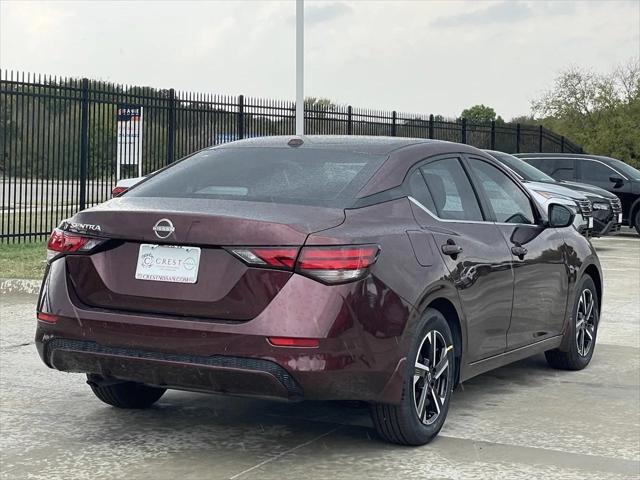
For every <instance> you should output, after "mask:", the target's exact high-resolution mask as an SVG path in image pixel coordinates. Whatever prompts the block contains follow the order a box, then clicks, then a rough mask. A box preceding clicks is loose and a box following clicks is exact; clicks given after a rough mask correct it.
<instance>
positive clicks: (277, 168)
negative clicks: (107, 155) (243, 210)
mask: <svg viewBox="0 0 640 480" xmlns="http://www.w3.org/2000/svg"><path fill="white" fill-rule="evenodd" d="M385 159H386V156H382V155H367V154H359V153H351V152H336V151H329V150H312V149H302V148H301V149H294V148H223V149H210V150H204V151H202V152H199V153H196V154H195V155H193V156H191V157H189V158H186V159H184V160H182V161H180V162H178V163H176V164H175V165H174V166H172V167H169V168H168V169H166V170H163V171H161V172H160V173H158V174H157V175H155V176H153V177H152V178H150V179H149V180H147V181H146V182H144V183H142V184H141V185H139V186H138V187H134V188H133V189H132V190H131V191H130V192H129V193H127V194H126V195H127V196H134V197H163V198H216V199H231V200H248V201H256V202H270V203H293V204H302V205H313V206H326V207H337V208H346V207H348V206H350V205H351V204H352V203H353V199H354V197H355V195H356V193H357V192H358V191H359V190H360V189H361V188H362V187H363V186H364V184H365V183H366V182H367V181H368V180H369V179H370V178H371V176H372V175H373V173H374V172H375V171H376V170H377V169H378V167H380V165H381V164H382V163H383V162H384V160H385Z"/></svg>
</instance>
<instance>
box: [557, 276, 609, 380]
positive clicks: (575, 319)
mask: <svg viewBox="0 0 640 480" xmlns="http://www.w3.org/2000/svg"><path fill="white" fill-rule="evenodd" d="M585 292H588V293H585ZM583 295H585V298H586V296H588V297H590V298H591V299H593V307H592V311H593V317H589V318H587V319H586V321H585V320H584V316H585V315H584V308H583V307H582V305H585V300H584V299H583ZM587 309H588V307H587ZM581 318H582V321H581ZM599 321H600V304H599V301H598V292H597V290H596V286H595V284H594V283H593V279H592V278H591V277H590V276H589V275H585V276H584V277H582V280H581V281H580V282H579V283H578V286H577V288H576V298H575V299H574V301H573V310H572V312H571V318H570V320H569V322H570V324H569V325H568V328H567V331H566V332H565V335H569V338H565V341H564V342H563V347H562V348H563V350H560V349H555V350H549V351H547V352H545V353H544V355H545V357H546V358H547V363H548V364H549V366H551V367H553V368H557V369H560V370H582V369H583V368H585V367H586V366H587V365H589V362H591V358H592V357H593V352H594V350H595V347H596V337H597V334H598V323H599ZM583 325H584V326H585V327H582V326H583ZM589 325H592V327H593V328H589ZM581 328H583V329H584V330H583V333H582V334H581V333H580V329H581ZM588 331H589V332H590V333H588ZM580 335H582V336H580ZM589 337H591V338H590V346H589V348H588V349H587V348H586V345H585V339H586V340H589ZM581 338H582V340H581ZM581 342H582V343H581ZM580 345H582V351H580Z"/></svg>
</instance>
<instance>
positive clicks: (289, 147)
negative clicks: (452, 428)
mask: <svg viewBox="0 0 640 480" xmlns="http://www.w3.org/2000/svg"><path fill="white" fill-rule="evenodd" d="M530 195H531V194H530V193H529V192H528V191H527V189H526V188H524V187H523V185H522V184H521V183H520V182H519V180H518V179H517V177H516V176H515V175H514V174H513V173H512V172H511V171H510V170H509V169H507V168H505V167H504V166H502V165H501V164H500V163H499V162H497V161H496V160H495V159H494V158H493V157H491V156H490V155H488V154H486V153H484V152H482V151H481V150H478V149H476V148H474V147H471V146H468V145H462V144H457V143H449V142H441V141H435V140H423V139H407V138H385V137H375V138H370V137H357V136H353V137H339V136H335V137H334V136H306V137H294V138H291V137H270V138H262V139H251V140H244V141H239V142H233V143H229V144H226V145H222V146H217V147H213V148H208V149H205V150H202V151H200V152H198V153H196V154H194V155H191V156H189V157H187V158H185V159H183V160H181V161H179V162H176V163H175V164H173V165H171V166H169V167H167V168H165V169H162V170H160V171H158V172H156V173H154V174H153V175H151V176H149V177H148V178H146V179H144V180H143V181H142V182H140V183H138V184H137V185H135V186H133V187H132V188H130V189H129V190H128V191H127V192H124V193H123V194H122V195H121V196H119V197H117V198H114V199H112V200H109V201H108V202H106V203H104V204H101V205H99V206H96V207H93V208H90V209H88V210H85V211H82V212H79V213H78V214H76V215H75V216H74V217H72V218H71V219H69V220H67V221H65V222H63V223H62V224H61V225H60V226H59V228H57V229H56V230H55V231H53V232H52V234H51V237H50V239H49V242H48V258H49V260H48V266H47V270H46V273H45V277H44V281H43V284H42V289H41V292H40V297H39V300H38V306H37V318H38V322H37V331H36V346H37V349H38V352H39V354H40V356H41V358H42V360H43V361H44V363H45V364H46V365H48V366H49V367H51V368H54V369H57V370H61V371H66V372H82V373H86V374H87V379H88V384H89V386H90V387H91V389H92V390H93V392H94V393H95V395H96V396H97V397H98V398H99V399H100V400H102V401H103V402H105V403H107V404H109V405H113V406H115V407H119V408H145V407H149V406H151V405H152V404H153V403H154V402H156V401H158V400H159V399H160V398H161V396H162V395H163V393H164V392H165V390H166V389H181V390H191V391H198V392H212V393H223V394H231V395H249V396H258V397H266V398H275V399H281V400H288V401H296V400H302V399H314V400H358V401H364V402H368V403H369V404H370V405H371V412H372V419H373V424H374V426H375V428H376V430H377V431H378V433H379V435H380V436H381V437H382V438H384V439H386V440H388V441H390V442H394V443H399V444H405V445H421V444H424V443H427V442H429V441H430V440H431V439H433V438H434V437H435V436H436V435H437V433H438V432H439V431H440V429H441V428H442V426H443V424H444V421H445V418H446V416H447V412H448V409H449V405H450V400H451V396H452V392H453V389H454V387H455V386H456V385H457V384H459V383H461V382H464V381H466V380H468V379H470V378H472V377H474V376H476V375H479V374H481V373H483V372H487V371H489V370H492V369H495V368H497V367H500V366H503V365H505V364H508V363H510V362H513V361H516V360H520V359H522V358H525V357H528V356H531V355H534V354H538V353H542V352H544V353H545V355H546V358H547V361H548V363H549V365H550V366H551V367H554V368H561V369H568V370H578V369H582V368H584V367H586V366H587V365H588V364H589V362H590V360H591V358H592V355H593V353H594V349H595V344H596V335H597V328H598V321H599V315H600V305H601V304H602V295H603V285H602V271H601V269H600V264H599V261H598V257H597V255H596V253H595V251H594V249H593V248H592V247H591V245H590V243H589V241H588V240H586V239H585V238H584V237H582V236H581V235H580V234H579V233H578V232H577V231H576V230H575V228H574V227H573V226H572V224H573V221H574V214H573V212H572V211H571V210H570V209H568V208H567V207H566V206H564V205H561V204H559V203H553V202H550V203H549V205H548V208H547V209H546V210H543V209H541V208H539V207H538V206H537V205H536V203H535V202H534V201H533V199H532V198H531V196H530ZM532 374H534V372H532ZM51 381H52V382H55V381H56V379H55V377H54V376H52V377H51ZM169 414H170V413H169Z"/></svg>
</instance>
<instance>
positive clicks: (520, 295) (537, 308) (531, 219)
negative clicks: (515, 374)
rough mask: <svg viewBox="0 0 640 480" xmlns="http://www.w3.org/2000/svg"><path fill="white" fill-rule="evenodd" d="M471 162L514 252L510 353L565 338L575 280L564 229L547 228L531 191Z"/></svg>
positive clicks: (479, 161) (484, 198)
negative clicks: (571, 281)
mask: <svg viewBox="0 0 640 480" xmlns="http://www.w3.org/2000/svg"><path fill="white" fill-rule="evenodd" d="M466 162H468V168H469V169H470V171H471V172H472V173H473V177H474V179H475V183H476V184H477V185H478V190H479V193H480V195H481V198H482V201H483V202H484V203H485V204H486V208H487V209H488V210H489V211H490V212H491V215H492V216H493V218H494V219H495V225H496V227H497V228H498V229H499V230H500V232H501V233H502V235H503V237H504V240H505V241H506V242H507V244H508V245H509V248H510V250H511V261H512V265H513V274H514V292H513V312H512V314H511V324H510V326H509V330H508V333H507V350H512V349H514V348H519V347H522V346H524V345H528V344H531V343H534V342H536V341H540V340H544V339H545V338H548V337H552V336H554V335H559V334H560V333H562V327H563V323H564V315H565V309H566V305H567V295H568V282H569V271H568V270H567V265H566V261H565V253H564V252H565V241H564V232H563V229H557V228H546V227H545V226H544V225H542V222H541V221H540V219H539V218H540V217H539V213H538V211H537V209H536V208H535V206H534V203H533V202H532V201H531V199H530V197H529V195H528V193H526V190H525V188H524V187H523V186H522V185H521V184H520V183H519V182H518V181H517V180H516V179H515V178H511V177H510V176H509V175H508V174H507V173H505V172H504V171H503V170H501V169H500V168H498V167H497V166H496V165H495V164H493V163H490V162H489V161H487V160H486V159H483V158H477V157H473V156H469V157H467V158H466ZM567 228H573V227H567Z"/></svg>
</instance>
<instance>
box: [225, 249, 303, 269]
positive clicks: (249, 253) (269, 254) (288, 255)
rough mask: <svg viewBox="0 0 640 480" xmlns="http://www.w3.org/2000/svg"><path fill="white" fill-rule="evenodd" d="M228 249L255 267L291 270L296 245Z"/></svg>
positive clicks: (294, 260)
mask: <svg viewBox="0 0 640 480" xmlns="http://www.w3.org/2000/svg"><path fill="white" fill-rule="evenodd" d="M228 250H229V251H230V252H231V253H233V254H234V255H235V256H237V257H239V258H240V259H242V260H243V261H244V262H245V263H248V264H249V265H252V266H256V267H271V268H284V269H288V270H292V269H293V266H294V264H295V262H296V257H297V256H298V247H238V248H235V247H230V248H228Z"/></svg>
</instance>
